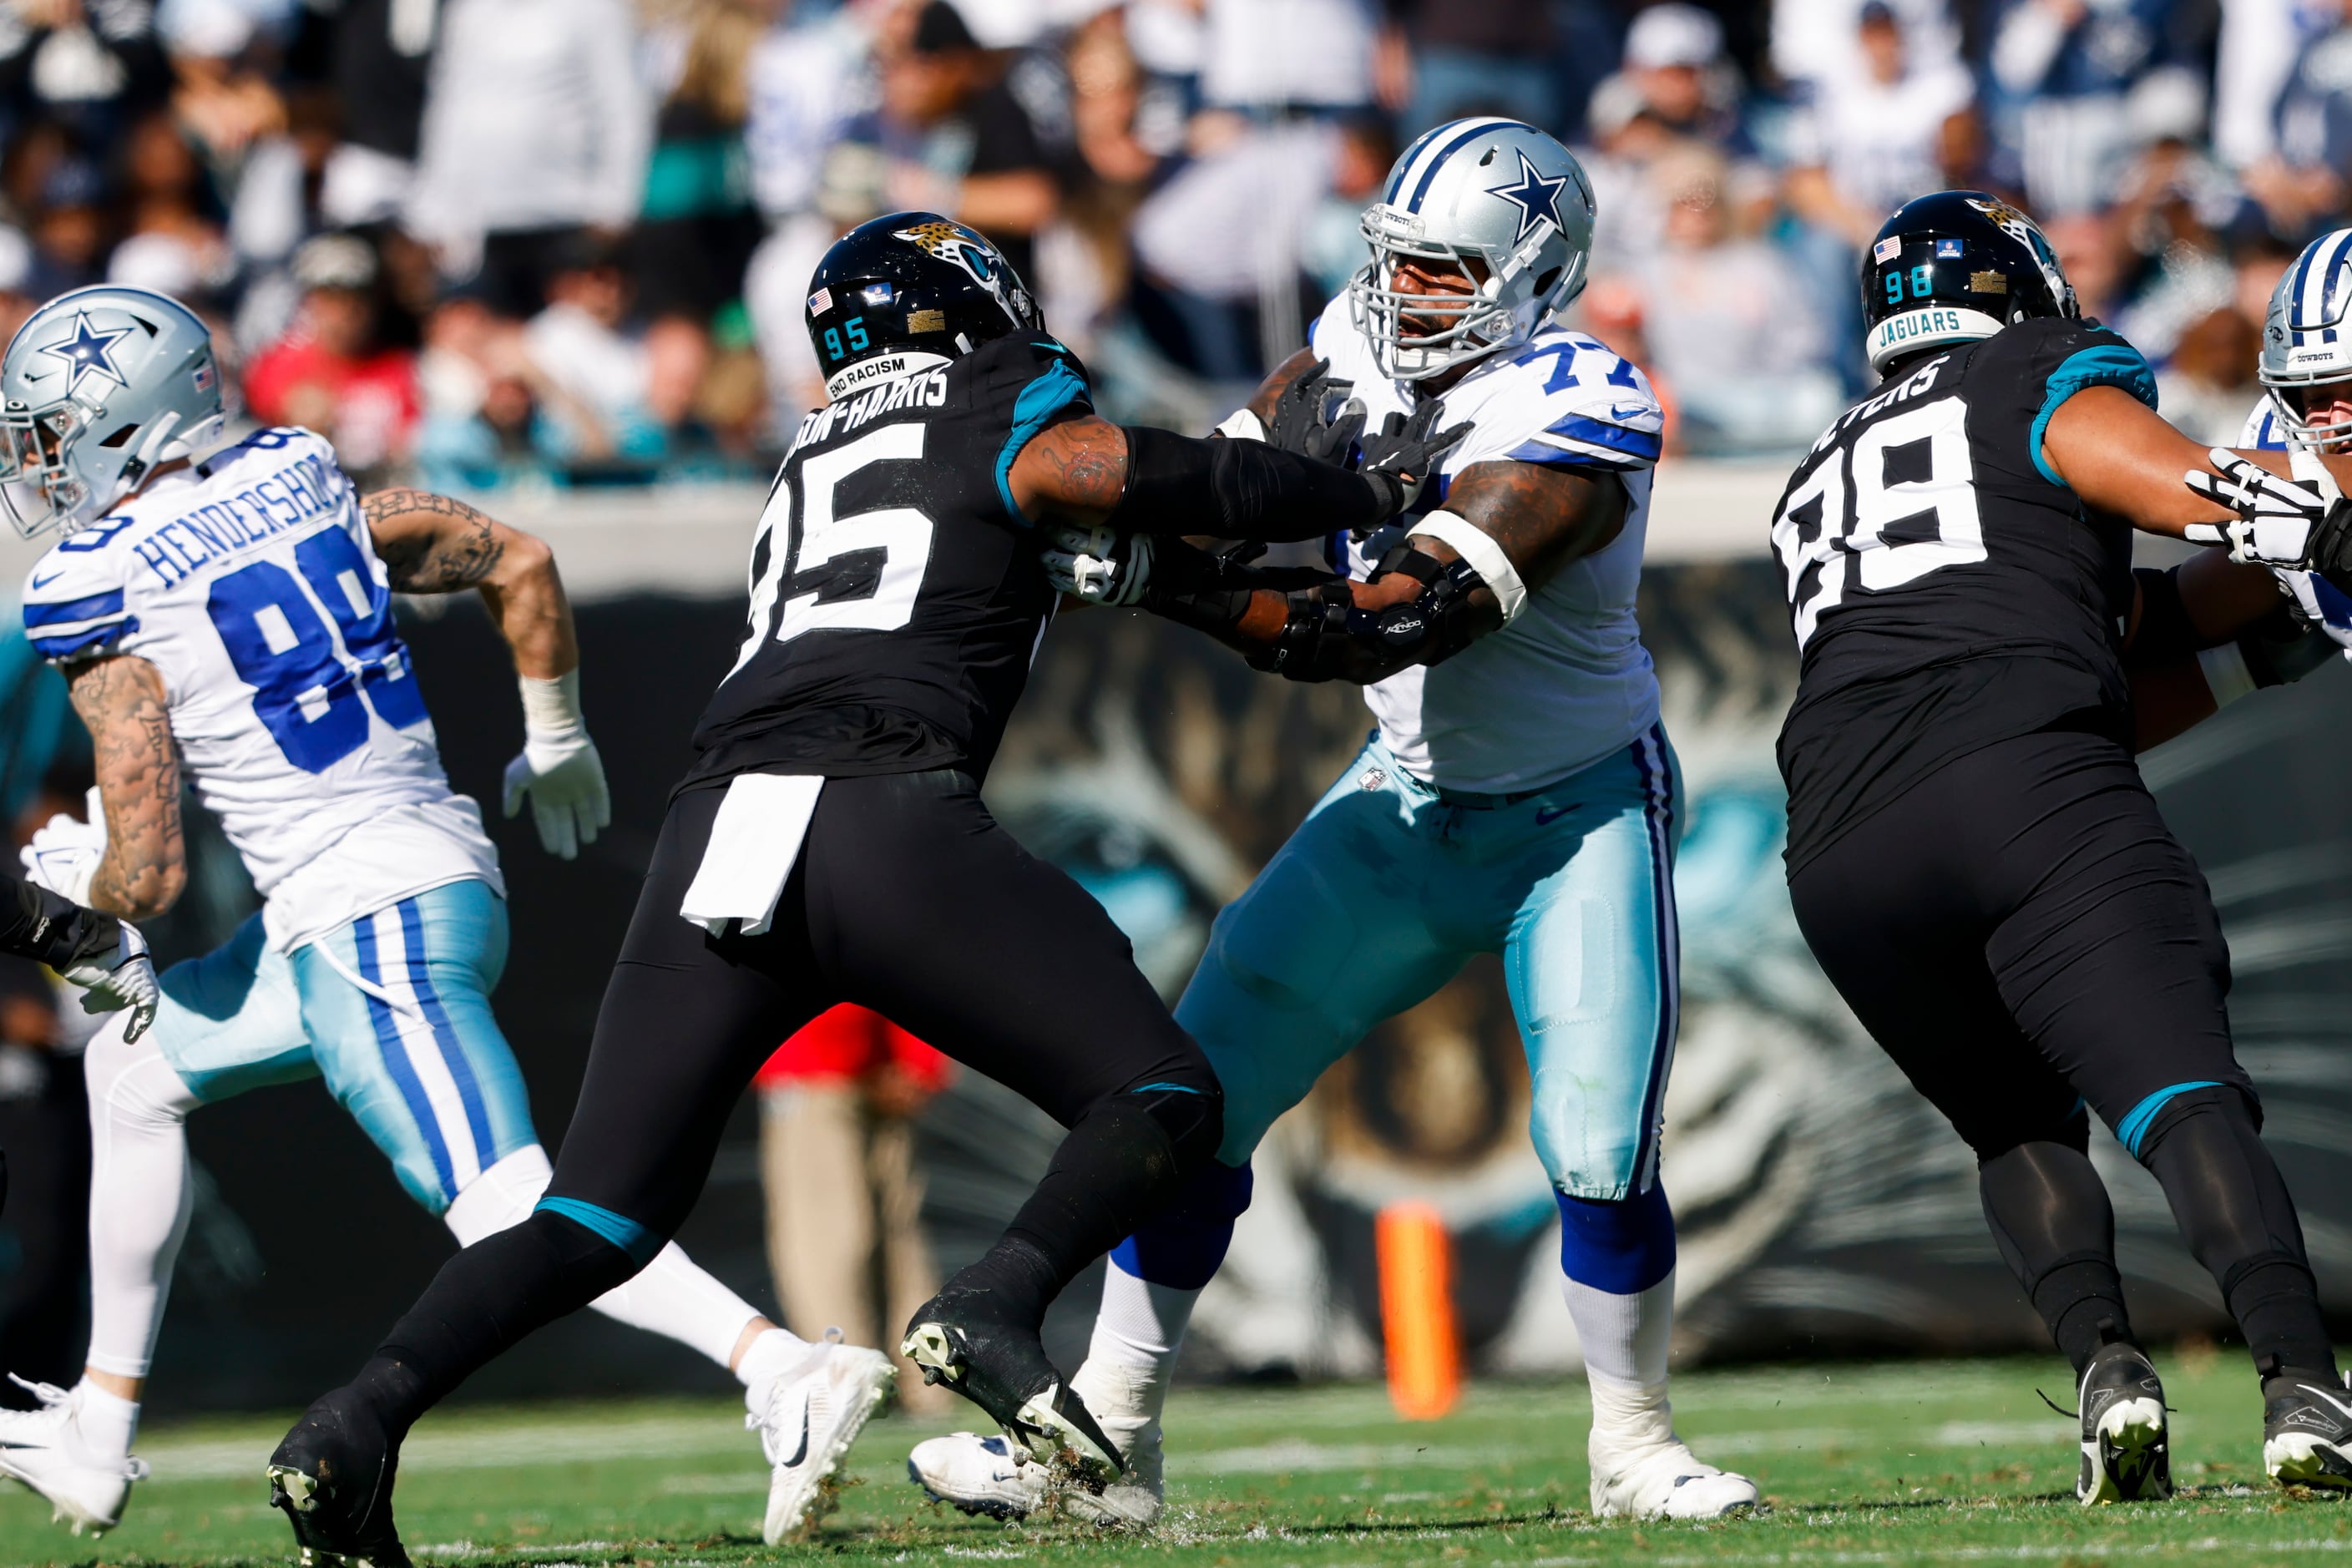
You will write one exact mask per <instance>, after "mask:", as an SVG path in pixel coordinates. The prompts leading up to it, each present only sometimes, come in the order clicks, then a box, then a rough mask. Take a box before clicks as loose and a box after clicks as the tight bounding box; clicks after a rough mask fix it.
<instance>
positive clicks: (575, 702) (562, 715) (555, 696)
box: [515, 669, 588, 736]
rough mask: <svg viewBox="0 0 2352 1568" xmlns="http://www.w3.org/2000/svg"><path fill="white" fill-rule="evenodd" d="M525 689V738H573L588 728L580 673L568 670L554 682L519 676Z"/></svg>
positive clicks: (518, 681) (517, 680) (520, 683)
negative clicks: (583, 706) (540, 736)
mask: <svg viewBox="0 0 2352 1568" xmlns="http://www.w3.org/2000/svg"><path fill="white" fill-rule="evenodd" d="M515 679H516V682H517V684H519V685H520V686H521V688H522V729H523V733H524V734H526V735H550V736H555V735H565V736H569V735H574V734H578V733H580V732H581V731H584V730H585V729H587V727H588V721H587V720H586V719H585V718H584V717H583V716H582V714H581V712H580V672H579V671H578V670H577V669H567V670H565V671H564V672H563V673H562V675H559V676H557V677H556V678H555V679H553V680H541V679H538V678H537V677H535V676H529V675H522V676H517V677H516V678H515Z"/></svg>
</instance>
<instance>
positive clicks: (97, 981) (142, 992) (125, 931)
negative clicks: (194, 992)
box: [64, 921, 163, 1044]
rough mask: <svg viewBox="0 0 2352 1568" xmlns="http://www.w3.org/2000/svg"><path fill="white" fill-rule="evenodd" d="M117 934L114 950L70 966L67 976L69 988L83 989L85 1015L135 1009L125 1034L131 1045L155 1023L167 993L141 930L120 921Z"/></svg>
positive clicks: (112, 948) (93, 955)
mask: <svg viewBox="0 0 2352 1568" xmlns="http://www.w3.org/2000/svg"><path fill="white" fill-rule="evenodd" d="M115 930H116V931H118V932H119V933H120V934H119V935H118V936H117V938H116V940H115V942H114V945H113V946H111V947H110V948H108V949H107V950H106V951H105V952H94V953H91V954H89V956H88V957H86V958H82V959H79V960H77V961H76V962H74V963H69V964H68V965H67V966H66V968H65V971H64V973H65V978H66V984H68V985H79V986H80V987H81V988H82V997H81V1010H82V1011H83V1012H85V1013H118V1012H121V1010H122V1009H123V1008H125V1007H128V1008H130V1009H131V1022H130V1023H128V1024H127V1025H125V1026H123V1030H122V1038H123V1041H124V1043H125V1044H128V1043H130V1042H131V1041H132V1040H136V1039H137V1038H138V1037H140V1036H142V1035H143V1034H145V1033H146V1032H147V1026H148V1025H150V1024H152V1023H153V1022H154V1021H155V1008H156V1006H157V1005H158V1004H159V1003H160V1002H161V1000H162V998H163V988H162V987H161V986H160V985H159V984H157V983H156V980H155V963H154V961H153V960H152V959H151V958H150V957H149V956H148V955H147V939H146V938H145V937H143V936H141V935H140V934H139V928H138V927H137V926H135V925H132V924H131V922H130V921H117V922H116V924H115Z"/></svg>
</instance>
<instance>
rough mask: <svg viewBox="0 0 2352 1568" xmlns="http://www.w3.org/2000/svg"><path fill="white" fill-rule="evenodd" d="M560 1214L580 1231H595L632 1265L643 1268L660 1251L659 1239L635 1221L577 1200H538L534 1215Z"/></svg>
mask: <svg viewBox="0 0 2352 1568" xmlns="http://www.w3.org/2000/svg"><path fill="white" fill-rule="evenodd" d="M542 1211H543V1212H545V1213H547V1214H555V1215H562V1216H563V1217H564V1218H565V1219H568V1220H570V1221H571V1222H572V1224H574V1225H576V1226H580V1227H581V1228H582V1229H583V1230H589V1231H593V1232H594V1233H595V1234H596V1235H598V1236H601V1237H604V1239H605V1240H606V1241H609V1242H611V1243H612V1244H613V1245H614V1247H619V1248H620V1249H621V1250H622V1251H624V1252H625V1253H627V1254H628V1255H629V1258H630V1260H631V1261H632V1262H634V1263H635V1264H636V1266H637V1267H638V1268H644V1267H645V1266H646V1264H648V1263H651V1262H652V1261H653V1260H654V1254H655V1253H656V1252H659V1251H660V1250H661V1249H662V1238H661V1237H658V1236H656V1235H655V1234H654V1233H653V1232H652V1231H649V1230H647V1229H646V1227H645V1226H641V1225H639V1224H638V1223H637V1222H636V1221H635V1220H633V1219H629V1218H626V1217H625V1216H623V1215H616V1214H614V1212H613V1211H612V1210H611V1209H608V1208H599V1207H598V1206H597V1205H594V1204H590V1203H583V1202H581V1201H580V1200H579V1199H578V1198H541V1199H540V1200H539V1205H538V1209H537V1210H535V1211H533V1212H542Z"/></svg>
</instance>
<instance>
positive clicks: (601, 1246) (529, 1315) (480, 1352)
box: [352, 1210, 638, 1438]
mask: <svg viewBox="0 0 2352 1568" xmlns="http://www.w3.org/2000/svg"><path fill="white" fill-rule="evenodd" d="M637 1268H638V1264H637V1263H636V1261H635V1259H633V1258H630V1256H629V1255H628V1254H627V1253H625V1252H624V1251H622V1250H621V1249H620V1248H619V1247H615V1246H614V1245H613V1244H612V1243H611V1242H609V1241H606V1240H605V1239H604V1237H600V1236H597V1235H596V1234H595V1233H594V1232H593V1231H591V1230H589V1229H588V1228H587V1227H586V1226H583V1225H581V1224H579V1223H577V1222H576V1221H573V1220H571V1219H567V1218H565V1217H564V1216H563V1215H557V1214H551V1213H549V1212H547V1211H545V1210H541V1211H540V1212H538V1213H536V1214H533V1215H531V1216H530V1218H528V1219H526V1220H524V1221H523V1222H522V1223H521V1224H520V1225H518V1226H509V1227H508V1228H507V1229H505V1230H502V1231H499V1232H498V1233H496V1234H495V1235H492V1236H487V1237H483V1238H482V1239H481V1240H479V1241H478V1242H476V1243H475V1244H474V1245H473V1246H471V1247H467V1248H466V1249H465V1250H464V1251H462V1252H460V1253H458V1254H457V1257H455V1258H451V1259H449V1261H448V1262H446V1263H445V1264H443V1265H442V1266H441V1272H440V1273H438V1274H436V1275H435V1276H434V1277H433V1283H432V1284H430V1285H428V1286H426V1287H425V1293H424V1294H423V1295H422V1296H419V1297H418V1298H417V1299H416V1304H415V1306H413V1307H411V1308H410V1309H409V1310H408V1311H407V1312H406V1313H405V1314H404V1316H403V1317H402V1318H401V1320H400V1321H398V1322H396V1323H394V1324H393V1326H392V1331H391V1332H390V1333H389V1334H387V1335H385V1336H384V1342H383V1344H381V1345H379V1346H378V1347H377V1348H376V1352H375V1355H374V1357H373V1359H372V1360H370V1361H369V1362H368V1363H367V1365H366V1366H364V1367H362V1368H361V1369H360V1374H359V1376H358V1377H356V1378H354V1379H352V1390H353V1391H354V1392H355V1393H357V1394H360V1395H361V1397H362V1398H363V1399H365V1400H366V1401H367V1402H368V1405H369V1406H370V1407H371V1408H373V1410H374V1411H375V1412H376V1414H377V1415H379V1416H381V1417H382V1418H383V1422H384V1425H385V1426H386V1427H387V1428H389V1429H390V1430H391V1432H392V1433H393V1435H394V1437H395V1438H397V1437H399V1436H403V1435H404V1434H405V1433H406V1432H407V1430H408V1428H409V1427H410V1426H414V1425H415V1422H416V1419H417V1417H418V1416H420V1415H424V1414H425V1412H426V1411H427V1410H430V1409H431V1408H432V1407H433V1406H434V1405H436V1404H438V1403H439V1402H440V1401H441V1400H442V1399H443V1398H444V1397H445V1396H446V1395H447V1394H448V1393H449V1391H450V1390H452V1389H454V1388H456V1387H457V1385H458V1384H461V1383H463V1382H465V1380H466V1379H467V1377H468V1376H470V1375H472V1373H474V1371H475V1369H477V1368H478V1367H480V1366H481V1365H482V1364H483V1363H487V1362H488V1361H490V1360H491V1359H492V1358H494V1357H496V1356H498V1355H499V1353H500V1352H504V1351H505V1350H506V1349H507V1348H508V1347H509V1346H510V1345H512V1344H514V1343H515V1342H517V1341H519V1340H520V1339H521V1338H522V1337H523V1336H524V1335H525V1334H528V1333H530V1331H532V1330H533V1329H536V1328H539V1327H541V1325H542V1324H546V1323H551V1322H553V1321H555V1320H556V1319H558V1318H561V1317H562V1316H564V1315H565V1314H566V1313H569V1312H574V1311H577V1310H580V1309H581V1308H583V1307H584V1306H586V1305H587V1304H588V1303H589V1302H591V1301H593V1300H595V1299H596V1298H597V1297H599V1296H602V1295H603V1294H604V1292H605V1291H607V1290H610V1289H613V1288H614V1286H616V1285H619V1284H622V1283H623V1282H625V1280H627V1279H630V1278H631V1277H632V1276H634V1275H635V1273H636V1272H637Z"/></svg>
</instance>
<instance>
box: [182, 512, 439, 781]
mask: <svg viewBox="0 0 2352 1568" xmlns="http://www.w3.org/2000/svg"><path fill="white" fill-rule="evenodd" d="M294 564H295V566H296V567H297V568H298V569H299V571H300V572H301V574H302V582H304V583H308V584H310V592H311V594H315V595H318V602H319V604H320V605H324V606H325V607H326V612H327V613H326V616H320V614H319V611H318V609H316V608H314V607H313V606H312V605H311V602H310V595H306V594H304V593H303V592H302V583H298V582H296V581H295V580H294V574H293V573H291V572H289V571H287V570H286V568H284V567H283V566H280V565H278V563H276V562H274V561H257V562H255V563H253V564H251V565H250V566H246V567H242V568H240V569H239V570H237V571H235V572H232V573H230V574H228V575H227V576H226V577H222V578H220V579H219V580H217V581H216V582H215V583H214V584H213V585H212V593H211V595H209V597H208V598H207V599H206V601H205V609H206V611H207V612H209V613H210V615H211V616H212V621H213V626H214V628H215V630H217V631H218V632H219V633H220V639H221V645H222V646H223V647H226V649H227V650H228V659H229V663H230V664H232V665H234V666H235V667H236V673H237V678H238V679H241V680H243V681H244V682H245V683H246V684H247V686H250V687H252V688H253V712H254V716H255V717H256V718H257V719H259V720H260V721H261V724H262V728H264V729H266V730H268V731H269V734H270V738H271V739H272V740H274V741H276V742H278V750H279V751H280V752H284V753H285V755H286V760H287V761H288V762H289V763H293V764H294V765H295V766H296V767H298V768H300V769H301V770H302V771H303V772H304V773H325V772H326V771H327V770H328V769H329V768H331V767H332V766H334V765H335V764H336V763H339V762H341V761H342V760H343V759H344V758H345V757H348V756H350V755H351V754H352V752H356V751H358V750H359V749H360V748H361V747H362V746H364V745H366V744H367V740H368V710H369V709H370V708H371V707H373V709H374V710H375V711H376V712H377V713H378V714H379V715H381V716H382V717H383V721H384V722H385V723H387V724H389V725H391V726H392V727H393V728H394V729H395V730H404V729H407V728H408V727H409V726H410V725H412V724H421V723H423V722H425V718H426V714H425V698H424V695H423V694H422V693H420V692H419V691H418V690H417V689H416V679H415V675H414V674H413V673H412V672H411V671H410V669H409V668H408V650H407V649H406V648H405V647H403V646H402V645H401V641H400V637H399V634H398V633H396V632H394V630H393V626H392V595H389V594H387V593H386V592H384V590H383V588H382V587H381V586H380V585H378V584H377V583H376V580H375V574H374V573H373V572H372V571H370V570H369V569H368V562H367V558H366V557H365V556H363V555H362V554H361V553H360V547H359V546H358V545H357V544H355V543H353V542H352V536H351V535H350V534H348V533H345V532H344V531H342V530H341V528H322V529H320V531H318V532H316V533H313V534H311V535H310V537H309V538H307V539H304V540H302V541H301V542H299V543H297V544H296V545H295V546H294ZM330 620H331V621H332V622H333V625H332V626H329V624H328V623H329V621H330ZM337 631H340V632H341V633H342V637H343V648H344V649H345V651H347V652H348V653H349V655H350V659H349V661H348V662H347V661H346V660H345V659H344V658H342V657H341V656H339V655H338V654H337V652H336V650H335V633H336V632H337ZM354 666H356V667H357V669H356V673H357V679H353V674H354V670H353V667H354Z"/></svg>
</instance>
